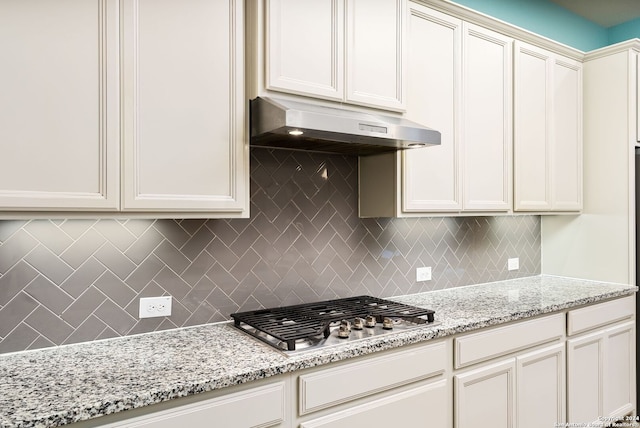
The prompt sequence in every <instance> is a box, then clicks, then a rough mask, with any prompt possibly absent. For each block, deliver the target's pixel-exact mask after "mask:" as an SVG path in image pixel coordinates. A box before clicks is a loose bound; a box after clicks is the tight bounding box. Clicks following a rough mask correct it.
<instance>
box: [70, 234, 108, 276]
mask: <svg viewBox="0 0 640 428" xmlns="http://www.w3.org/2000/svg"><path fill="white" fill-rule="evenodd" d="M105 242H106V239H105V238H104V237H103V236H102V235H100V234H99V233H98V232H96V231H95V230H93V229H89V230H87V231H86V233H84V234H83V235H82V236H81V237H80V238H78V240H77V241H76V242H74V243H73V244H72V245H71V246H70V247H69V248H67V249H66V250H65V251H64V252H63V253H62V255H61V258H62V259H63V260H64V261H65V262H67V263H68V264H69V265H70V266H71V267H73V268H74V269H77V268H78V267H80V265H82V263H84V262H85V260H87V259H88V258H89V257H90V256H92V255H93V253H94V252H95V251H96V250H97V249H98V248H100V247H101V246H102V245H103V244H104V243H105Z"/></svg>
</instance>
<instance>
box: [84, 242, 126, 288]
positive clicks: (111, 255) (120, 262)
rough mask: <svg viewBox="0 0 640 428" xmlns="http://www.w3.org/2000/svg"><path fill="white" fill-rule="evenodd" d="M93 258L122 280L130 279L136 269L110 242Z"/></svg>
mask: <svg viewBox="0 0 640 428" xmlns="http://www.w3.org/2000/svg"><path fill="white" fill-rule="evenodd" d="M93 256H94V257H95V258H96V259H97V260H98V261H99V262H100V263H102V264H103V265H105V266H106V267H107V268H108V269H109V270H110V271H111V272H113V273H114V274H116V275H117V276H118V278H120V279H125V278H126V277H128V276H129V274H130V273H131V272H133V270H134V269H135V268H136V265H135V264H134V263H133V262H132V261H131V260H129V259H128V258H127V257H126V256H125V255H124V254H122V252H121V251H120V250H118V249H117V248H116V247H114V246H113V245H112V244H111V243H110V242H107V243H105V244H104V245H103V246H102V247H100V249H99V250H98V251H96V252H95V253H94V255H93Z"/></svg>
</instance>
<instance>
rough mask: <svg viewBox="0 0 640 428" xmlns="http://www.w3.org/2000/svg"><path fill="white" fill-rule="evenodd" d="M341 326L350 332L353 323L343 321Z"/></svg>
mask: <svg viewBox="0 0 640 428" xmlns="http://www.w3.org/2000/svg"><path fill="white" fill-rule="evenodd" d="M340 326H341V327H342V326H344V328H345V329H347V330H348V331H351V323H350V322H349V321H348V320H342V321H340Z"/></svg>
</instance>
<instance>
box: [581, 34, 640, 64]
mask: <svg viewBox="0 0 640 428" xmlns="http://www.w3.org/2000/svg"><path fill="white" fill-rule="evenodd" d="M627 50H634V51H636V52H638V53H640V39H631V40H627V41H625V42H620V43H616V44H615V45H611V46H605V47H603V48H600V49H596V50H594V51H591V52H588V53H587V54H585V56H584V60H585V61H590V60H592V59H596V58H602V57H605V56H608V55H613V54H615V53H618V52H623V51H627Z"/></svg>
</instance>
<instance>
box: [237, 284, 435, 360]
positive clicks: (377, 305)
mask: <svg viewBox="0 0 640 428" xmlns="http://www.w3.org/2000/svg"><path fill="white" fill-rule="evenodd" d="M367 315H372V316H374V317H376V320H377V322H382V319H383V318H384V317H390V318H402V319H404V320H406V321H409V322H413V323H416V324H424V323H427V322H429V323H432V322H433V321H434V311H432V310H430V309H422V308H418V307H415V306H409V305H405V304H403V303H396V302H392V301H389V300H384V299H379V298H376V297H371V296H357V297H349V298H345V299H337V300H328V301H323V302H316V303H307V304H301V305H292V306H283V307H278V308H272V309H260V310H256V311H247V312H238V313H235V314H231V316H232V317H233V319H234V324H235V326H236V327H240V326H241V324H243V323H244V324H246V325H249V326H251V327H252V328H254V329H256V330H257V331H260V332H263V333H265V334H267V335H269V336H271V337H273V338H276V339H277V340H280V341H282V342H285V343H286V344H287V348H288V350H290V351H293V350H295V343H296V341H297V340H300V339H305V338H308V337H313V336H320V335H323V336H324V337H325V338H326V337H328V336H329V334H330V326H331V324H332V323H335V322H340V321H341V320H344V319H346V320H353V319H355V318H356V317H362V318H364V317H366V316H367ZM424 317H426V319H425V318H424ZM250 334H252V335H253V336H255V337H257V338H258V339H261V340H264V339H263V338H262V337H261V336H259V335H257V334H254V333H250ZM267 343H268V342H267Z"/></svg>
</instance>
